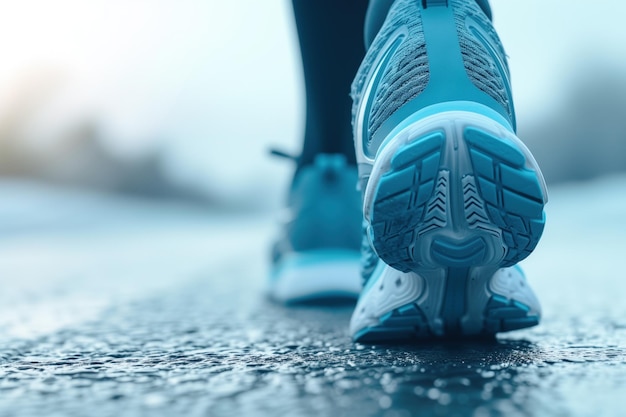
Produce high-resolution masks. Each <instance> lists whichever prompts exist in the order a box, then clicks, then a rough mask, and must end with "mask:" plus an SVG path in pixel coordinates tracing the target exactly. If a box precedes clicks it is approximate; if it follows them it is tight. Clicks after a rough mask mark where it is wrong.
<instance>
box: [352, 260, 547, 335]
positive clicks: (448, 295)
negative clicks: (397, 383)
mask: <svg viewBox="0 0 626 417" xmlns="http://www.w3.org/2000/svg"><path fill="white" fill-rule="evenodd" d="M386 268H387V269H386V270H385V271H384V272H382V273H381V274H380V275H379V276H378V277H377V279H376V282H375V284H374V285H373V286H372V287H371V288H368V290H367V292H366V293H365V294H364V295H363V296H362V297H361V299H360V300H359V303H358V304H357V306H356V308H355V311H354V314H353V317H352V320H351V325H350V327H351V333H352V335H353V339H354V341H355V342H359V343H379V342H399V341H410V340H419V339H433V338H457V337H472V336H474V337H481V336H493V335H494V334H495V333H498V332H505V331H511V330H518V329H523V328H527V327H532V326H535V325H537V324H539V318H540V314H541V312H540V311H539V304H538V301H537V300H536V297H535V296H534V294H533V293H532V290H531V289H530V287H529V286H528V285H527V284H526V281H525V278H523V274H522V273H521V272H520V271H515V268H508V269H502V270H500V271H498V272H497V275H496V276H494V277H493V278H491V279H490V280H488V284H487V285H486V282H485V281H486V280H485V279H484V278H483V277H485V276H486V275H485V274H484V272H485V271H484V269H481V268H475V269H473V270H472V271H471V273H470V274H469V275H465V274H464V273H463V271H462V270H459V269H457V270H453V271H443V270H431V271H425V272H423V273H422V274H416V273H413V272H410V273H401V272H399V271H397V270H394V269H392V268H390V267H386Z"/></svg>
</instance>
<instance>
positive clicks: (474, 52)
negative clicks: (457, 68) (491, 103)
mask: <svg viewBox="0 0 626 417" xmlns="http://www.w3.org/2000/svg"><path fill="white" fill-rule="evenodd" d="M451 5H452V6H453V7H454V15H455V21H456V27H457V32H458V36H459V45H460V47H461V54H462V56H463V65H464V66H465V70H466V71H467V75H468V76H469V79H470V80H471V81H472V82H473V83H474V85H475V86H476V87H477V88H478V89H480V90H482V91H483V92H484V93H486V94H488V95H490V96H491V97H492V98H493V99H494V100H496V101H497V102H498V103H500V105H502V107H504V109H505V110H506V111H507V112H508V113H509V117H510V118H511V119H513V115H512V106H511V105H510V103H509V97H508V95H507V92H506V89H505V86H504V83H505V80H503V78H502V74H500V71H499V70H498V67H497V66H496V63H495V62H494V59H493V57H492V56H491V55H490V54H489V52H488V51H487V50H486V49H485V47H484V46H483V45H482V44H481V43H480V41H479V40H478V39H476V37H475V36H474V35H472V34H471V33H469V31H468V29H467V27H466V25H465V21H466V19H467V17H471V18H472V19H474V20H476V21H477V22H479V23H480V25H481V26H482V27H483V28H485V29H487V28H488V30H487V33H488V35H489V36H490V37H491V38H492V40H493V41H494V42H493V43H494V44H495V45H497V48H498V51H497V53H499V54H501V56H502V57H503V59H502V61H503V62H504V63H505V65H507V64H506V54H505V52H504V48H503V47H502V43H501V42H500V38H499V37H498V34H497V33H496V31H495V29H494V28H493V25H492V24H491V20H490V19H489V17H488V16H487V15H485V13H484V12H483V11H482V9H481V8H480V7H479V6H478V4H477V3H476V2H475V1H468V0H451ZM506 71H508V66H507V68H506Z"/></svg>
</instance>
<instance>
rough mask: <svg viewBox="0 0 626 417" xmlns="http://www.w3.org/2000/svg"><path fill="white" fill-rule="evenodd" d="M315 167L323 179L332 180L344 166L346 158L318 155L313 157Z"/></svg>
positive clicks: (337, 155)
mask: <svg viewBox="0 0 626 417" xmlns="http://www.w3.org/2000/svg"><path fill="white" fill-rule="evenodd" d="M315 166H316V167H317V169H319V171H320V172H321V174H322V176H323V177H324V179H326V180H333V179H335V178H337V176H338V175H339V172H340V171H341V170H342V169H343V168H344V167H345V166H346V156H345V155H342V154H319V155H317V156H316V157H315Z"/></svg>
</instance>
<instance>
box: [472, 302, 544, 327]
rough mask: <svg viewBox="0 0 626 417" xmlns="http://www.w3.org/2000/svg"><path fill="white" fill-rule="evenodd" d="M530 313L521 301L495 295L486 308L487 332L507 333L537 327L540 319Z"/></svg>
mask: <svg viewBox="0 0 626 417" xmlns="http://www.w3.org/2000/svg"><path fill="white" fill-rule="evenodd" d="M529 311H530V308H529V307H528V306H527V305H525V304H523V303H520V302H519V301H515V300H508V299H506V298H505V297H502V296H500V295H494V296H492V297H491V298H490V299H489V302H488V303H487V306H486V307H485V313H484V314H485V332H486V333H497V332H506V331H510V330H518V329H525V328H527V327H532V326H536V325H537V324H539V317H537V316H534V315H528V313H529Z"/></svg>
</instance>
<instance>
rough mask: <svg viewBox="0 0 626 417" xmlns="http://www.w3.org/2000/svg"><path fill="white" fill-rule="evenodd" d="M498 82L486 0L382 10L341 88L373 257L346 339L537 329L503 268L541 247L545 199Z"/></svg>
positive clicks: (519, 281)
mask: <svg viewBox="0 0 626 417" xmlns="http://www.w3.org/2000/svg"><path fill="white" fill-rule="evenodd" d="M509 78H510V77H509V69H508V64H507V59H506V55H505V52H504V49H503V47H502V44H501V42H500V40H499V38H498V36H497V34H496V32H495V30H494V28H493V26H492V22H491V10H490V9H489V5H488V3H487V2H486V1H480V2H477V1H475V0H420V1H416V0H396V1H395V2H394V3H393V5H392V6H391V8H390V10H389V13H388V15H387V18H386V20H385V22H384V24H383V27H382V28H381V30H380V31H379V33H378V35H377V36H376V38H375V39H374V41H373V43H372V45H371V46H370V47H369V50H368V53H367V55H366V57H365V59H364V61H363V63H362V65H361V67H360V69H359V71H358V73H357V76H356V78H355V81H354V82H353V85H352V96H353V100H354V107H353V127H354V137H355V147H356V155H357V162H358V168H359V184H360V188H361V189H362V191H363V215H364V219H365V225H366V233H367V239H368V240H369V242H370V244H371V245H370V246H371V247H370V248H369V250H370V251H372V252H373V253H375V256H377V257H378V258H379V259H380V261H379V262H378V263H377V266H376V268H375V269H374V271H373V272H371V273H369V274H365V275H366V278H367V282H366V284H365V287H364V290H363V292H362V294H361V296H360V299H359V302H358V305H357V309H356V310H355V312H354V315H353V318H352V322H351V333H352V335H353V338H354V339H355V340H357V341H368V342H375V341H384V340H396V339H410V338H429V337H433V336H435V337H436V336H467V335H481V334H494V333H496V332H500V331H507V330H512V329H518V328H524V327H529V326H533V325H535V324H537V323H538V322H539V318H540V308H539V304H538V302H537V299H536V297H535V296H534V294H533V293H532V290H531V289H530V287H529V286H528V283H527V282H526V280H525V279H524V278H523V274H522V272H521V270H520V269H519V267H513V266H514V265H516V264H517V263H518V262H520V261H521V260H523V259H524V258H526V257H527V256H528V255H529V254H530V253H531V252H532V251H533V249H534V248H535V246H536V245H537V243H538V241H539V238H540V237H541V234H542V232H543V228H544V223H545V215H544V210H543V208H544V205H545V203H546V202H547V191H546V186H545V182H544V179H543V176H542V174H541V172H540V170H539V167H538V166H537V163H536V162H535V159H534V158H533V156H532V155H531V153H530V151H529V150H528V148H527V147H526V146H525V145H524V144H523V143H522V142H521V141H520V140H519V139H518V138H517V136H516V134H515V132H516V126H515V124H516V123H515V111H514V108H513V101H512V97H511V88H510V81H509ZM373 256H374V255H370V256H369V258H371V257H373ZM364 258H368V256H364ZM370 264H371V262H370ZM368 267H370V265H368ZM370 269H371V267H370ZM368 275H369V276H368Z"/></svg>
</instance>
